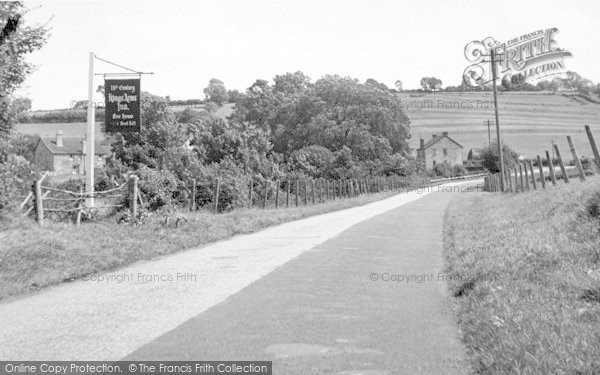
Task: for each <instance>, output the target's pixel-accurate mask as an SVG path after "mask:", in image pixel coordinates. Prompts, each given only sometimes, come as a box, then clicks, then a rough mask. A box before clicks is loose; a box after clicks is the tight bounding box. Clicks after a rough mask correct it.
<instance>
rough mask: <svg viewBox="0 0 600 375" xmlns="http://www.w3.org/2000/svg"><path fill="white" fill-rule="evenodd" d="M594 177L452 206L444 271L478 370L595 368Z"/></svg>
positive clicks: (599, 286) (598, 242)
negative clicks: (449, 278)
mask: <svg viewBox="0 0 600 375" xmlns="http://www.w3.org/2000/svg"><path fill="white" fill-rule="evenodd" d="M599 183H600V179H599V178H597V177H596V178H593V179H591V180H588V182H586V183H580V182H578V181H574V182H572V183H571V184H569V185H564V184H561V185H558V186H557V187H555V188H550V189H547V190H545V191H539V190H538V191H537V192H530V193H522V194H518V195H500V194H489V193H487V194H486V193H472V194H466V195H463V196H462V199H460V200H456V201H454V202H453V203H452V204H451V206H450V207H449V209H448V212H447V214H446V219H445V228H444V241H445V256H446V262H447V270H446V272H447V274H449V275H454V278H453V280H452V282H451V283H450V284H451V285H450V287H451V290H452V292H453V293H454V295H455V297H456V298H457V300H458V312H457V313H458V319H459V325H460V328H461V332H462V335H463V340H464V342H465V343H466V345H467V348H468V351H469V354H470V357H471V359H472V361H473V367H474V369H475V370H476V372H477V373H481V374H599V373H600V232H599V229H600V222H599V221H598V219H593V218H591V217H589V215H588V214H587V211H586V202H587V201H588V199H589V198H590V196H592V195H593V194H595V193H598V192H599V189H598V184H599Z"/></svg>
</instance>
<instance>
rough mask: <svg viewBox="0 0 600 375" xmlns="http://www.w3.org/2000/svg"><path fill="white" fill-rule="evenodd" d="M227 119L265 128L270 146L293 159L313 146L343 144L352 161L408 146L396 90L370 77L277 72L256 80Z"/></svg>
mask: <svg viewBox="0 0 600 375" xmlns="http://www.w3.org/2000/svg"><path fill="white" fill-rule="evenodd" d="M232 121H234V122H238V123H242V122H249V123H252V124H254V125H255V126H256V127H258V128H261V129H263V130H264V131H266V132H268V134H269V137H270V140H271V142H272V143H273V151H274V152H275V153H279V154H282V155H283V156H284V157H285V158H289V157H290V156H292V155H294V157H293V158H294V160H296V159H298V155H306V154H307V153H313V152H314V148H311V147H313V146H321V147H324V148H327V149H328V150H330V151H332V152H341V150H344V155H346V154H348V153H349V155H351V158H354V159H356V160H357V161H361V160H382V159H383V158H384V157H385V156H386V155H390V154H394V153H400V154H406V152H407V150H408V145H407V143H406V141H407V139H408V136H409V121H408V118H407V117H406V115H405V114H404V112H403V111H402V109H401V106H400V103H399V102H398V98H397V96H396V95H394V94H393V93H392V91H391V90H390V89H389V88H387V87H386V86H385V85H384V84H382V83H379V82H377V81H375V80H373V79H369V80H367V82H365V83H364V84H363V83H360V82H358V81H357V80H355V79H351V78H348V77H340V76H325V77H323V78H321V79H319V80H318V81H316V82H315V83H312V82H311V80H310V78H309V77H307V76H305V75H304V74H303V73H302V72H296V73H287V74H284V75H278V76H276V77H275V79H274V84H273V85H270V84H269V83H268V82H267V81H264V80H258V81H256V82H255V83H254V84H253V85H252V86H251V87H250V88H249V89H248V90H247V92H246V94H245V95H244V100H242V101H240V102H239V103H238V105H237V107H236V112H235V113H234V115H233V119H232ZM303 149H306V151H305V152H304V151H303V152H300V153H298V152H296V151H299V150H303ZM294 163H296V161H294ZM301 164H302V163H301ZM304 169H306V170H310V168H304Z"/></svg>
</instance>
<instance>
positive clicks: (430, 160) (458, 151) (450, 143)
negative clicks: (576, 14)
mask: <svg viewBox="0 0 600 375" xmlns="http://www.w3.org/2000/svg"><path fill="white" fill-rule="evenodd" d="M462 152H463V146H462V145H461V144H460V143H458V142H456V141H455V140H454V139H452V138H450V137H449V136H448V132H443V133H442V135H438V134H432V136H431V139H429V140H428V141H427V142H425V140H424V139H423V138H421V139H420V142H419V148H418V149H417V159H419V160H420V161H421V162H422V163H423V165H425V168H426V169H431V168H433V167H434V166H435V165H436V164H439V163H444V162H448V163H449V164H450V165H462V164H463V154H462Z"/></svg>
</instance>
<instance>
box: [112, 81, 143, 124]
mask: <svg viewBox="0 0 600 375" xmlns="http://www.w3.org/2000/svg"><path fill="white" fill-rule="evenodd" d="M104 104H105V113H106V120H105V121H106V122H105V127H106V132H107V133H108V132H114V133H117V132H118V133H139V132H140V129H141V116H140V79H106V80H104Z"/></svg>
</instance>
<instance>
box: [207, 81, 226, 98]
mask: <svg viewBox="0 0 600 375" xmlns="http://www.w3.org/2000/svg"><path fill="white" fill-rule="evenodd" d="M204 95H206V98H207V99H208V100H210V101H211V102H213V103H216V104H218V105H222V104H223V103H225V102H226V101H227V89H226V88H225V84H224V83H223V82H222V81H220V80H218V79H216V78H212V79H211V80H210V81H209V82H208V87H206V88H205V89H204Z"/></svg>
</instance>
